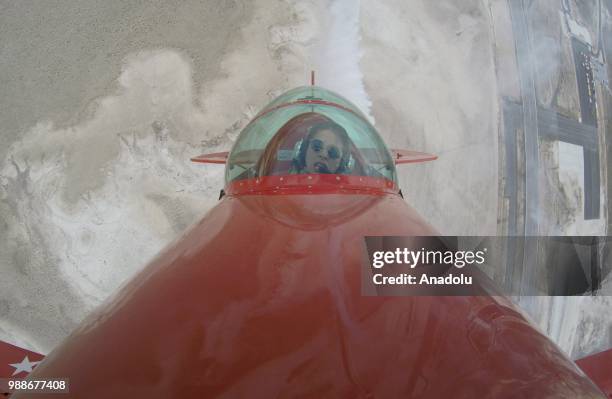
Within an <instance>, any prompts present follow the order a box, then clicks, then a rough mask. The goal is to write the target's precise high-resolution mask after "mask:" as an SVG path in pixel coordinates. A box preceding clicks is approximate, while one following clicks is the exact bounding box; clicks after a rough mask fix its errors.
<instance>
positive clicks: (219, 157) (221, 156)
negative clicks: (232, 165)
mask: <svg viewBox="0 0 612 399" xmlns="http://www.w3.org/2000/svg"><path fill="white" fill-rule="evenodd" d="M228 155H229V152H227V151H226V152H215V153H212V154H202V155H198V156H197V157H193V158H191V159H190V161H191V162H199V163H219V164H224V163H225V162H227V157H228Z"/></svg>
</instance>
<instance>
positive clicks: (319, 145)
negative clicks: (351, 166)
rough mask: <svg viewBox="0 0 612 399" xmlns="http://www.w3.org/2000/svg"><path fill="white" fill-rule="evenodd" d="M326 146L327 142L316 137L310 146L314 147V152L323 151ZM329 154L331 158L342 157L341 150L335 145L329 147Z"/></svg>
mask: <svg viewBox="0 0 612 399" xmlns="http://www.w3.org/2000/svg"><path fill="white" fill-rule="evenodd" d="M324 147H325V144H324V143H323V141H321V140H319V139H314V140H312V141H311V142H310V148H312V150H313V151H314V152H321V151H323V148H324ZM327 156H328V157H329V159H338V158H340V150H339V149H338V147H336V146H335V145H330V146H329V147H327Z"/></svg>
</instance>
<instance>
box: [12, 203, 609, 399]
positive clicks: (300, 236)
mask: <svg viewBox="0 0 612 399" xmlns="http://www.w3.org/2000/svg"><path fill="white" fill-rule="evenodd" d="M428 234H435V231H434V230H433V229H432V228H431V227H430V226H429V225H428V224H427V223H426V222H424V221H423V220H422V219H421V218H420V217H419V216H418V215H417V214H416V212H415V211H414V210H413V209H411V208H410V207H409V206H408V205H407V204H406V203H405V202H404V201H403V200H402V199H401V198H400V197H399V196H398V195H396V194H384V195H383V194H379V195H372V194H357V195H345V194H320V195H300V194H296V195H238V196H231V195H230V196H226V197H224V198H223V199H222V200H221V201H220V202H219V203H218V205H217V206H215V207H214V208H213V209H212V210H211V211H210V212H209V213H208V214H207V215H206V216H205V217H204V219H203V220H202V221H200V222H199V223H198V224H197V225H195V226H194V227H193V228H192V229H191V230H190V231H189V232H188V233H186V234H185V235H184V236H183V237H182V238H181V239H179V240H177V241H176V243H175V244H173V245H171V246H170V247H169V248H167V249H166V250H165V251H163V252H162V253H161V255H159V256H158V257H157V258H156V259H155V260H153V261H152V262H151V264H149V265H148V266H147V267H146V268H145V269H144V270H143V271H142V272H141V273H140V274H139V275H138V276H136V277H135V278H134V279H133V280H132V281H131V282H130V283H129V284H128V285H127V286H125V287H124V288H123V289H122V290H121V291H120V292H119V293H118V295H116V296H115V297H114V299H113V300H111V301H110V302H107V303H106V304H105V305H104V306H102V307H100V308H99V310H98V311H97V312H96V313H95V314H93V315H92V316H91V317H89V318H88V319H87V320H86V321H85V322H84V323H83V324H82V325H81V326H80V327H79V328H78V329H77V330H76V331H75V332H74V333H73V334H72V335H71V336H70V337H69V338H68V339H67V340H66V341H65V342H64V343H63V344H62V345H61V346H59V347H58V348H57V349H56V350H54V351H53V352H52V353H51V354H50V355H49V356H48V357H47V358H46V359H45V361H44V362H43V363H41V364H40V365H39V366H38V367H37V368H36V369H35V371H34V373H33V375H32V378H40V377H68V378H70V391H71V396H70V397H82V398H212V397H218V398H242V397H246V398H277V397H278V398H400V397H403V398H446V397H452V398H470V399H472V398H559V397H566V398H578V397H590V398H593V397H600V396H599V394H598V391H597V389H596V388H595V386H594V385H593V384H592V383H591V382H590V381H589V380H588V379H587V378H585V377H584V376H583V375H582V374H581V373H580V372H579V371H578V370H577V368H576V366H575V365H574V364H573V363H572V362H571V361H570V360H568V359H567V358H566V357H565V356H564V355H563V354H562V353H561V352H560V351H559V350H558V349H557V348H556V347H555V345H553V344H552V343H551V342H550V341H549V340H548V338H546V337H545V336H543V335H542V334H540V333H539V332H538V331H536V330H535V329H534V328H532V327H531V326H530V325H529V323H528V322H527V321H526V320H525V319H524V318H523V317H522V316H521V315H520V313H518V312H517V311H516V309H514V308H513V306H512V305H511V304H510V303H509V302H508V301H507V300H505V299H504V298H499V297H367V296H362V295H361V292H360V288H361V285H360V281H361V270H362V269H361V262H362V261H363V256H364V251H365V248H364V242H363V237H364V236H366V235H428ZM15 397H16V398H20V397H25V396H20V395H16V396H15ZM53 397H55V396H53Z"/></svg>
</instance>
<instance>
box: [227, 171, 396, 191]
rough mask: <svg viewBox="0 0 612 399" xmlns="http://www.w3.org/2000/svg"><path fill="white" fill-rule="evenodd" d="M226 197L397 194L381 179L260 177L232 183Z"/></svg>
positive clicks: (306, 176)
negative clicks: (250, 195)
mask: <svg viewBox="0 0 612 399" xmlns="http://www.w3.org/2000/svg"><path fill="white" fill-rule="evenodd" d="M225 191H226V193H227V194H234V195H243V194H266V195H286V194H372V195H383V194H397V193H398V192H399V188H398V187H397V185H396V184H395V183H393V182H392V181H390V180H387V179H384V178H376V177H370V176H350V175H331V174H302V175H281V176H263V177H260V178H256V179H244V180H234V181H232V182H231V183H230V184H229V186H228V187H226V190H225Z"/></svg>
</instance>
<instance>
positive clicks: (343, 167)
mask: <svg viewBox="0 0 612 399" xmlns="http://www.w3.org/2000/svg"><path fill="white" fill-rule="evenodd" d="M321 130H331V131H332V132H334V134H335V135H336V136H338V137H339V138H340V141H341V142H342V148H341V150H342V157H341V158H340V165H339V166H338V170H337V171H335V172H334V173H335V174H339V173H346V172H347V171H348V163H349V159H350V156H351V151H350V143H351V139H350V138H349V135H348V133H347V132H346V130H344V128H343V127H342V126H340V125H338V124H337V123H336V122H331V121H329V122H319V123H315V124H314V125H312V126H311V127H310V128H309V129H308V133H307V134H306V137H304V140H302V144H301V145H300V149H299V151H298V155H297V158H296V159H294V160H293V163H294V166H295V168H296V169H297V170H299V171H301V170H302V169H304V167H306V151H308V146H309V145H310V141H311V140H312V137H313V136H314V135H315V134H316V133H317V132H320V131H321Z"/></svg>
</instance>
